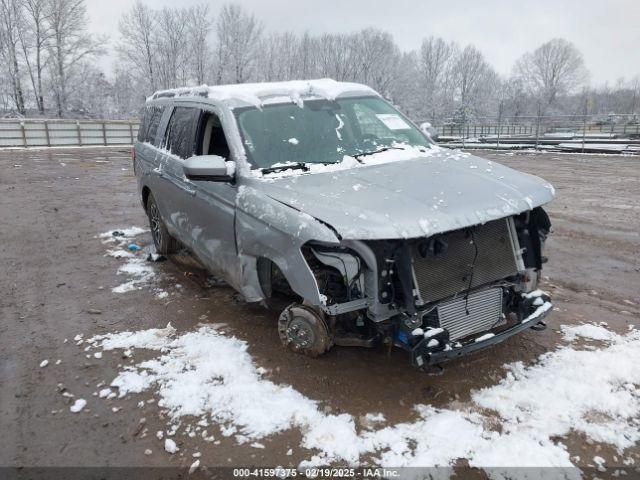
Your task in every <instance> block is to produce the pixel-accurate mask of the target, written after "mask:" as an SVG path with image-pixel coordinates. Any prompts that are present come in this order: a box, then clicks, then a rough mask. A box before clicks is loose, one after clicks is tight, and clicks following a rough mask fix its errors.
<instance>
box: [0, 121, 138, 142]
mask: <svg viewBox="0 0 640 480" xmlns="http://www.w3.org/2000/svg"><path fill="white" fill-rule="evenodd" d="M138 125H139V124H138V122H136V121H126V120H57V119H56V120H41V119H24V120H21V119H0V148H5V147H25V148H27V147H71V146H73V147H90V146H105V145H131V144H132V143H133V142H134V140H135V138H136V136H137V135H138Z"/></svg>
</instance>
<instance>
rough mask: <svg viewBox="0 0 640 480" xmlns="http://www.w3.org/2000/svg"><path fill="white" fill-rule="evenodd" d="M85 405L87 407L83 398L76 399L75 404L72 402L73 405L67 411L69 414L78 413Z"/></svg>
mask: <svg viewBox="0 0 640 480" xmlns="http://www.w3.org/2000/svg"><path fill="white" fill-rule="evenodd" d="M86 405H87V401H86V400H85V399H84V398H78V399H77V400H76V401H75V402H73V405H71V406H70V407H69V410H70V411H71V413H78V412H80V411H81V410H82V409H83V408H84V407H85V406H86Z"/></svg>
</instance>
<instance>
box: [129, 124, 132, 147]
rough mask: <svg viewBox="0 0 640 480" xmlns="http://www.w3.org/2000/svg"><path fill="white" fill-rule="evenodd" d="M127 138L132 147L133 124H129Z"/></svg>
mask: <svg viewBox="0 0 640 480" xmlns="http://www.w3.org/2000/svg"><path fill="white" fill-rule="evenodd" d="M129 137H130V138H131V145H133V123H131V122H129Z"/></svg>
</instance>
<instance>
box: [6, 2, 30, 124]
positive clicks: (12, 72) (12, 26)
mask: <svg viewBox="0 0 640 480" xmlns="http://www.w3.org/2000/svg"><path fill="white" fill-rule="evenodd" d="M23 27H24V25H23V18H22V12H21V10H20V5H19V3H18V1H17V0H0V54H2V60H3V62H4V63H5V65H6V66H7V73H8V77H9V80H10V81H11V89H12V96H13V100H14V103H15V106H16V110H17V111H18V113H20V114H22V115H24V114H25V102H24V91H23V89H22V71H21V68H20V63H19V61H18V53H19V50H18V45H19V42H20V35H19V32H20V30H21V29H22V28H23Z"/></svg>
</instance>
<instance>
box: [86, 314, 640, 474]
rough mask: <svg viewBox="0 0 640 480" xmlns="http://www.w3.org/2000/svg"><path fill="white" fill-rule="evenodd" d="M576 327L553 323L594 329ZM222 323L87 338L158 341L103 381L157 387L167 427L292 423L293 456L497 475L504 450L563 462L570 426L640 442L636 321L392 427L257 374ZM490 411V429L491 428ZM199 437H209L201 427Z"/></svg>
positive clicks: (242, 432)
mask: <svg viewBox="0 0 640 480" xmlns="http://www.w3.org/2000/svg"><path fill="white" fill-rule="evenodd" d="M545 304H546V303H545ZM578 327H579V326H578ZM578 327H576V329H574V330H570V329H569V328H568V327H567V328H565V329H563V331H564V332H572V333H574V334H575V335H585V336H591V337H593V336H595V335H596V334H594V330H588V329H586V328H578ZM602 328H603V327H602ZM429 332H430V331H428V332H427V333H429ZM597 332H599V333H598V334H597V335H599V336H600V337H602V336H603V335H602V331H601V330H600V329H598V330H597ZM223 333H224V332H222V331H219V330H218V329H217V328H216V327H215V326H213V325H201V326H199V327H198V328H197V330H195V331H192V332H187V333H183V334H181V335H177V334H176V331H175V329H174V328H173V327H171V326H170V325H168V326H167V327H166V328H164V329H150V330H143V331H139V332H121V333H113V334H107V335H101V336H97V337H93V338H91V339H89V340H87V342H88V343H89V344H90V345H92V346H98V347H101V348H103V349H104V350H109V349H114V348H119V349H138V348H144V349H149V350H155V351H157V352H158V355H157V356H156V357H155V358H151V359H149V360H145V361H142V362H139V363H137V364H133V365H130V366H124V367H122V369H121V371H120V372H119V373H118V375H117V376H116V378H114V379H113V381H112V382H111V388H118V389H119V393H120V396H121V397H122V396H125V395H129V394H132V393H137V392H143V391H149V390H153V391H155V393H156V394H157V395H158V397H159V401H158V405H159V406H160V407H161V408H162V409H163V410H164V411H165V412H166V414H167V416H168V419H169V424H170V427H169V428H168V432H169V433H168V435H169V436H173V435H174V434H175V433H176V432H177V430H178V426H179V425H180V424H181V422H184V421H194V420H193V418H194V417H196V418H199V420H195V421H196V422H198V425H200V422H202V425H203V426H206V425H209V424H211V423H214V424H217V425H218V426H219V427H220V431H221V433H222V435H223V436H226V437H231V436H233V437H235V439H236V441H237V442H239V443H250V444H251V445H252V446H254V448H261V447H260V446H258V445H262V443H260V442H259V440H261V439H263V438H265V437H267V436H270V435H274V434H277V433H280V432H283V431H285V430H289V429H294V428H295V429H299V430H300V432H301V434H302V439H301V446H302V447H303V448H306V449H309V450H311V451H312V453H311V456H310V458H308V459H307V460H305V461H303V462H302V464H301V466H312V465H327V464H332V463H336V462H337V463H344V464H349V465H358V464H359V463H360V462H362V461H363V460H365V461H368V460H366V459H369V458H372V457H374V459H375V461H376V463H378V464H380V465H383V466H388V467H403V466H444V467H450V466H452V465H454V464H455V463H456V461H457V460H459V459H467V460H468V462H469V465H471V466H474V467H480V468H486V467H492V470H491V474H492V475H494V474H495V475H499V472H500V468H503V467H504V468H507V467H513V466H514V459H516V460H515V461H516V462H517V465H518V466H538V467H539V466H553V467H572V461H571V457H570V455H569V453H568V451H567V449H566V447H565V445H564V444H563V443H562V441H561V439H562V437H564V436H566V435H567V434H568V433H569V432H571V431H575V432H579V433H582V434H584V435H585V436H586V438H588V439H590V440H592V441H594V442H600V443H607V444H610V445H611V446H613V447H614V448H616V449H617V450H618V452H620V453H622V452H623V451H624V450H625V449H627V448H629V447H631V446H633V445H635V444H636V443H638V442H639V441H640V392H639V391H638V385H639V384H640V331H639V330H635V329H633V330H631V331H630V332H628V333H627V334H626V335H616V334H614V335H611V336H610V338H609V340H608V341H609V342H610V344H609V345H607V346H606V347H604V348H602V349H588V350H580V349H577V347H574V346H572V345H569V346H564V347H561V348H559V349H558V350H556V351H553V352H549V353H547V354H544V355H542V356H541V357H540V359H539V361H538V362H537V363H535V364H534V365H531V366H525V365H524V364H523V363H522V362H515V363H513V364H510V365H507V366H506V369H507V374H506V376H505V377H504V378H503V379H502V380H501V381H500V382H499V383H498V384H497V385H495V386H492V387H488V388H485V389H481V390H478V391H475V392H473V393H472V400H471V402H469V403H468V404H466V405H463V406H461V407H458V409H454V408H450V409H437V408H434V407H432V406H429V405H417V406H415V407H414V408H415V411H416V413H417V415H418V418H417V419H416V420H414V421H409V422H405V423H399V424H396V425H390V426H381V425H375V423H377V420H380V422H382V421H384V416H382V415H380V414H369V415H366V416H364V421H361V425H362V428H360V427H358V426H357V425H356V422H355V419H354V418H353V416H351V415H349V414H340V415H332V414H327V413H324V412H323V411H322V409H320V408H319V405H318V403H317V402H316V401H314V400H312V399H309V398H307V397H305V396H304V395H302V394H301V393H300V392H298V391H296V390H295V389H293V388H292V387H291V386H288V385H278V384H276V383H274V382H272V381H270V380H268V379H265V378H263V376H262V375H263V372H264V370H262V369H260V368H259V367H256V365H254V363H253V361H252V359H251V357H250V355H249V353H248V351H247V344H246V343H245V342H243V341H241V340H239V339H237V338H234V337H232V336H230V335H225V334H223ZM567 334H568V333H567ZM611 365H615V368H611ZM585 378H589V382H585V381H584V379H585ZM256 398H259V399H260V401H259V402H256V401H255V399H256ZM498 419H499V422H500V426H499V429H494V427H492V425H495V424H496V421H497V420H498ZM452 432H455V435H452ZM186 433H189V432H186ZM201 436H202V438H203V439H205V440H207V441H213V436H210V435H209V434H208V433H207V432H206V431H203V432H201ZM158 438H162V433H160V434H159V435H158ZM559 439H560V440H559ZM166 440H168V441H169V442H168V443H167V442H166V441H165V449H167V451H171V450H173V445H175V442H174V441H172V440H171V439H166ZM167 446H169V448H167ZM175 448H176V449H177V447H175ZM176 451H177V450H176ZM495 468H498V470H497V473H496V470H494V469H495ZM572 471H575V470H572ZM575 472H578V471H575Z"/></svg>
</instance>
